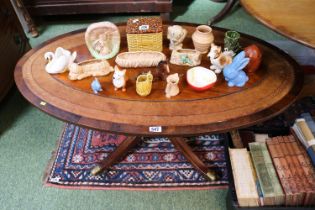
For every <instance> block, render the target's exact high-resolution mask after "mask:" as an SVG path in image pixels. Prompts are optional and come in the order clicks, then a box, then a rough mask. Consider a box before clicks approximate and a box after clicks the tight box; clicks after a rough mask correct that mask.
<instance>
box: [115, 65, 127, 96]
mask: <svg viewBox="0 0 315 210" xmlns="http://www.w3.org/2000/svg"><path fill="white" fill-rule="evenodd" d="M114 69H115V71H114V75H113V85H114V87H115V90H118V89H119V88H121V89H122V91H123V92H125V91H126V83H127V77H126V69H124V70H120V69H119V68H118V67H117V66H115V68H114Z"/></svg>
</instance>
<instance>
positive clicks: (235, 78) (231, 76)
mask: <svg viewBox="0 0 315 210" xmlns="http://www.w3.org/2000/svg"><path fill="white" fill-rule="evenodd" d="M248 62H249V58H246V57H245V52H244V51H242V52H240V53H239V54H237V55H236V56H235V57H234V59H233V61H232V63H231V64H229V65H226V66H225V67H224V69H223V75H224V78H225V80H226V81H227V82H228V86H229V87H233V86H237V87H243V86H244V85H245V83H246V82H247V81H248V76H247V75H246V74H245V72H244V71H243V69H244V68H245V66H246V65H247V64H248Z"/></svg>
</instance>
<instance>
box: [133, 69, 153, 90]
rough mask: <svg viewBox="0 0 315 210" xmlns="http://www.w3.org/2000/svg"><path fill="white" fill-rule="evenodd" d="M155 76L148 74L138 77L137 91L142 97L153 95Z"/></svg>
mask: <svg viewBox="0 0 315 210" xmlns="http://www.w3.org/2000/svg"><path fill="white" fill-rule="evenodd" d="M152 81H153V75H152V74H151V72H150V71H149V72H148V73H145V74H141V75H139V76H138V77H137V82H136V91H137V93H138V94H139V95H140V96H147V95H149V94H150V93H151V89H152Z"/></svg>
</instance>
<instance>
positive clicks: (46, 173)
mask: <svg viewBox="0 0 315 210" xmlns="http://www.w3.org/2000/svg"><path fill="white" fill-rule="evenodd" d="M67 127H68V123H65V124H64V125H63V129H62V132H61V133H60V134H59V138H58V140H57V141H56V143H55V144H56V145H55V148H56V149H55V150H53V151H52V152H51V155H50V159H49V160H48V163H47V166H46V168H45V170H44V174H43V178H42V183H43V185H44V186H46V185H48V178H49V174H50V172H51V170H52V166H53V165H54V162H55V159H56V157H57V154H58V150H59V147H60V144H61V140H62V139H63V137H64V134H65V131H66V128H67Z"/></svg>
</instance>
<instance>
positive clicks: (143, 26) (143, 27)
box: [139, 25, 150, 31]
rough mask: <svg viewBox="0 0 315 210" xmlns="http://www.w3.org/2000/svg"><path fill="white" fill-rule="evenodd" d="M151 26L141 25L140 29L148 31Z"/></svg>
mask: <svg viewBox="0 0 315 210" xmlns="http://www.w3.org/2000/svg"><path fill="white" fill-rule="evenodd" d="M149 28H150V26H149V25H141V26H139V30H140V31H146V30H148V29H149Z"/></svg>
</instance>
